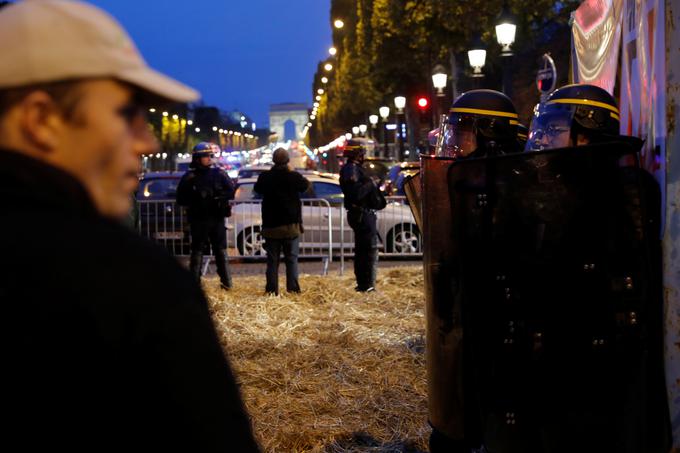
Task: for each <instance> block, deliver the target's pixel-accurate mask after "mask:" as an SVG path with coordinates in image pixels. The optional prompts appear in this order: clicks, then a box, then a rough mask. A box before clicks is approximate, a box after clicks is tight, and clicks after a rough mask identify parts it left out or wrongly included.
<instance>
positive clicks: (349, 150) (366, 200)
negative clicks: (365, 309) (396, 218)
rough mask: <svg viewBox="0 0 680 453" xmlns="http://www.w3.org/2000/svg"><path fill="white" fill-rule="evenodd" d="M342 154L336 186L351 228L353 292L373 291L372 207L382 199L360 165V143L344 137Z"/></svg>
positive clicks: (379, 206) (382, 202)
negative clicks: (345, 140) (354, 279)
mask: <svg viewBox="0 0 680 453" xmlns="http://www.w3.org/2000/svg"><path fill="white" fill-rule="evenodd" d="M343 154H344V156H345V158H346V159H347V162H346V163H345V165H344V167H343V168H342V170H340V187H341V188H342V193H343V194H344V196H345V209H347V222H348V223H349V226H350V227H352V230H354V275H355V276H356V279H357V286H356V288H355V290H356V291H359V292H370V291H375V277H376V266H377V262H378V230H377V226H376V214H375V211H376V210H380V209H383V208H384V207H385V198H384V197H383V196H382V194H381V193H380V190H379V189H378V187H377V186H376V185H375V183H374V182H373V180H372V179H371V178H370V177H369V176H368V175H366V172H365V171H364V169H363V168H362V167H361V164H362V163H363V161H364V156H365V154H366V148H365V147H364V145H363V144H362V143H361V142H359V141H356V140H348V141H347V143H346V144H345V148H344V150H343Z"/></svg>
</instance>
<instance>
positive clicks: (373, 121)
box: [368, 114, 378, 140]
mask: <svg viewBox="0 0 680 453" xmlns="http://www.w3.org/2000/svg"><path fill="white" fill-rule="evenodd" d="M368 122H369V123H371V138H373V140H375V139H376V137H375V126H376V125H377V124H378V115H375V114H374V115H369V116H368Z"/></svg>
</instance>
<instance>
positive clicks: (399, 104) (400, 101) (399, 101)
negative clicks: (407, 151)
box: [394, 96, 406, 161]
mask: <svg viewBox="0 0 680 453" xmlns="http://www.w3.org/2000/svg"><path fill="white" fill-rule="evenodd" d="M394 106H395V107H396V108H397V134H396V136H395V137H399V156H398V160H400V161H401V160H402V159H403V158H404V135H403V134H402V124H403V123H402V121H401V115H402V114H403V113H404V107H406V98H405V97H404V96H396V97H395V98H394Z"/></svg>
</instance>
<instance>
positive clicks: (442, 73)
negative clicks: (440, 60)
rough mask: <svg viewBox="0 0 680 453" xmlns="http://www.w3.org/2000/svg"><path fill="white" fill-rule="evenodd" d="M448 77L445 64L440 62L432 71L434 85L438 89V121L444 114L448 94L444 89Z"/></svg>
mask: <svg viewBox="0 0 680 453" xmlns="http://www.w3.org/2000/svg"><path fill="white" fill-rule="evenodd" d="M448 78H449V77H448V75H446V69H445V68H444V66H442V65H440V64H438V65H437V66H435V67H434V70H433V71H432V85H433V86H434V87H435V89H436V90H437V112H436V116H435V118H436V119H437V121H439V117H440V116H441V115H442V110H443V106H442V104H443V103H444V97H445V96H446V93H444V89H445V88H446V82H447V81H448Z"/></svg>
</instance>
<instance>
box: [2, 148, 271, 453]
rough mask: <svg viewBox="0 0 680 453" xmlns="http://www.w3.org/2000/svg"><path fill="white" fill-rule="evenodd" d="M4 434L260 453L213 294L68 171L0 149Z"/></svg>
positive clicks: (33, 442) (73, 448)
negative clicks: (210, 300) (116, 218)
mask: <svg viewBox="0 0 680 453" xmlns="http://www.w3.org/2000/svg"><path fill="white" fill-rule="evenodd" d="M0 196H1V197H2V203H3V209H2V210H1V211H0V212H1V214H0V224H1V225H2V234H1V235H0V253H1V256H2V263H3V264H2V268H1V269H0V271H1V272H0V300H1V301H2V308H3V310H2V312H3V322H2V326H1V327H0V331H1V332H2V341H1V344H2V346H1V347H2V361H3V378H4V383H3V387H2V412H3V415H4V417H3V419H4V420H5V421H4V422H3V428H2V431H4V433H3V436H2V437H3V442H4V443H5V444H6V445H15V446H17V447H16V448H17V449H19V450H21V451H70V452H85V451H87V452H94V451H183V452H188V451H197V452H198V451H210V452H213V451H214V452H217V451H220V452H226V451H234V452H236V451H238V452H256V451H258V448H257V446H256V443H255V441H254V440H253V437H252V433H251V429H250V424H249V420H248V417H247V415H246V414H245V412H244V409H243V406H242V403H241V398H240V395H239V391H238V388H237V386H236V384H235V380H234V376H233V374H232V371H231V369H230V366H229V364H228V362H227V360H226V358H225V356H224V354H223V351H222V349H221V348H220V343H219V341H218V338H217V335H216V332H215V330H214V327H213V324H212V322H211V319H210V315H209V312H208V308H207V302H206V300H205V298H204V296H203V294H202V292H201V290H200V288H199V287H198V286H197V284H196V283H195V282H194V280H193V279H192V278H191V276H190V275H189V273H188V272H187V271H185V270H184V269H182V268H181V267H180V266H179V265H178V264H177V263H176V262H175V260H174V259H172V258H171V257H170V256H169V255H167V254H166V253H165V252H164V251H163V250H161V249H159V248H158V247H156V246H155V245H153V244H152V243H150V242H147V241H146V240H144V239H142V238H141V237H138V236H137V235H136V234H135V233H134V232H132V231H129V230H128V229H126V228H125V227H123V226H121V225H119V224H117V223H116V222H113V221H110V220H107V219H105V218H102V217H101V216H100V215H98V214H97V213H96V211H95V209H94V206H93V204H92V203H91V201H90V199H89V198H88V196H87V194H86V192H85V191H84V189H83V187H82V186H81V185H80V184H79V183H78V182H77V181H76V180H75V179H73V178H72V177H70V176H69V175H67V174H66V173H63V172H61V171H59V170H57V169H55V168H52V167H48V166H45V165H44V164H41V163H39V162H37V161H34V160H32V159H29V158H27V157H24V156H22V155H19V154H16V153H13V152H9V151H3V150H0Z"/></svg>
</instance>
